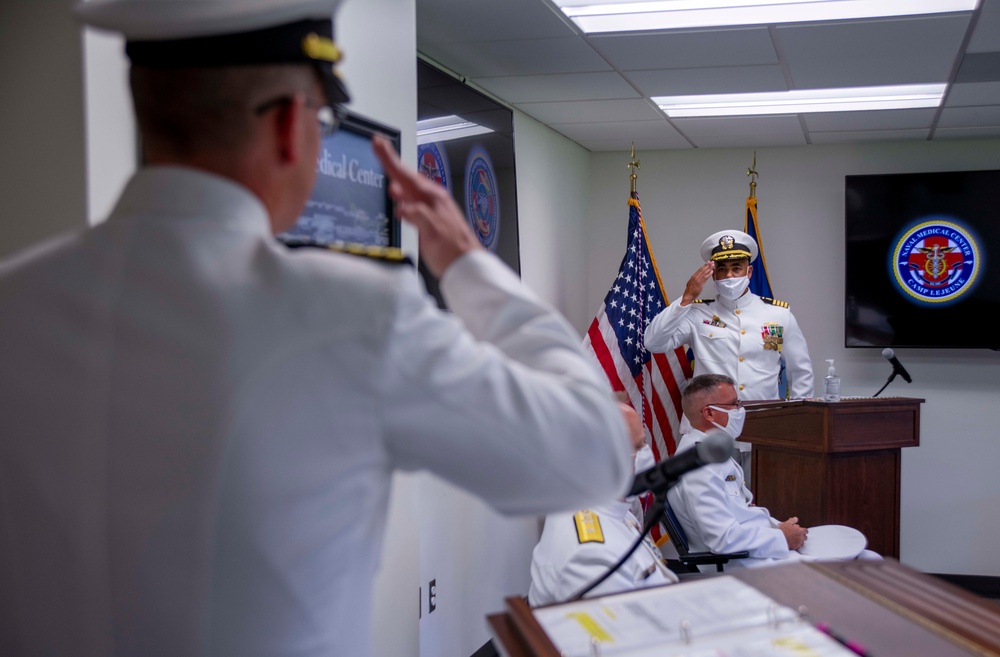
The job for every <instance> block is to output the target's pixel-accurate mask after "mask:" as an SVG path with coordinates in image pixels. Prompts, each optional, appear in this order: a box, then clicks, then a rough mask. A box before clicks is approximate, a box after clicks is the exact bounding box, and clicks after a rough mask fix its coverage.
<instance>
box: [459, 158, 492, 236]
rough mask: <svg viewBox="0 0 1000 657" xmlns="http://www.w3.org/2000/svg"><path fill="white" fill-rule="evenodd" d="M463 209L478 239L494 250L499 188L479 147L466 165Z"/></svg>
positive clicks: (490, 165) (489, 163) (489, 164)
mask: <svg viewBox="0 0 1000 657" xmlns="http://www.w3.org/2000/svg"><path fill="white" fill-rule="evenodd" d="M465 212H466V217H467V218H468V220H469V224H471V225H472V230H473V231H474V232H475V233H476V237H478V238H479V242H480V243H481V244H482V245H483V246H484V247H486V248H487V249H489V250H490V251H496V248H497V236H498V235H499V234H500V192H499V190H498V189H497V178H496V174H494V172H493V162H492V161H490V156H489V154H487V152H486V150H485V149H483V148H482V147H479V146H477V147H475V148H473V149H472V151H471V152H470V153H469V159H468V160H467V161H466V165H465Z"/></svg>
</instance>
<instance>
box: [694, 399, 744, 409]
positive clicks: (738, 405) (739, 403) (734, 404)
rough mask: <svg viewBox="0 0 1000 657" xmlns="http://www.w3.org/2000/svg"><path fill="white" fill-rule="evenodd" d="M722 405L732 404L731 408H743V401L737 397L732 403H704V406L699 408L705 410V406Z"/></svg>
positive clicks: (714, 406) (717, 406) (715, 406)
mask: <svg viewBox="0 0 1000 657" xmlns="http://www.w3.org/2000/svg"><path fill="white" fill-rule="evenodd" d="M722 406H732V407H733V408H743V402H742V401H740V400H739V399H737V400H736V401H734V402H732V403H729V404H705V405H704V406H702V407H701V410H705V409H706V408H719V407H722Z"/></svg>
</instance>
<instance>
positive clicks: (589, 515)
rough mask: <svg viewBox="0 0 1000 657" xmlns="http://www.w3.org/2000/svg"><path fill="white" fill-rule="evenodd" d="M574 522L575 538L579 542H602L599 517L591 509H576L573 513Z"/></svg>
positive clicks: (602, 536)
mask: <svg viewBox="0 0 1000 657" xmlns="http://www.w3.org/2000/svg"><path fill="white" fill-rule="evenodd" d="M573 520H574V521H575V522H576V538H577V540H578V541H580V543H581V544H582V543H603V542H604V532H603V531H601V519H600V518H598V517H597V514H596V513H594V512H593V511H587V510H584V511H577V512H576V513H575V514H573Z"/></svg>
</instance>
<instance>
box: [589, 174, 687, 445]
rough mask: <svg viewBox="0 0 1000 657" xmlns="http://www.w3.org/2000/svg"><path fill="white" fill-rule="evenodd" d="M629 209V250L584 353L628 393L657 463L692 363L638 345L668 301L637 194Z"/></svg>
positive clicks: (669, 440)
mask: <svg viewBox="0 0 1000 657" xmlns="http://www.w3.org/2000/svg"><path fill="white" fill-rule="evenodd" d="M628 208H629V212H628V248H627V250H626V251H625V257H624V258H622V263H621V266H620V267H619V268H618V276H617V278H615V282H614V283H613V284H612V286H611V289H610V290H609V291H608V294H607V296H605V297H604V304H603V305H602V306H601V309H600V311H598V313H597V317H595V318H594V321H593V322H591V324H590V329H588V331H587V336H586V337H585V338H584V349H585V350H587V352H588V353H590V354H592V355H593V357H594V358H595V359H596V360H597V363H598V364H599V365H600V367H601V369H602V370H603V371H604V374H605V375H606V376H607V377H608V381H610V382H611V387H612V388H613V389H614V390H624V391H625V392H626V393H628V396H629V399H630V400H631V402H632V406H634V407H635V410H636V411H637V412H638V413H639V415H640V416H642V420H643V424H644V425H645V426H646V428H647V429H649V432H650V434H651V435H652V437H653V444H652V448H653V454H654V455H655V456H656V460H657V461H659V460H661V459H663V458H665V457H667V456H669V455H671V454H673V453H674V450H675V449H676V447H677V442H676V439H675V436H677V435H678V434H677V427H678V425H679V423H680V417H681V393H680V387H681V384H682V383H683V382H684V381H685V380H687V379H689V378H690V377H691V365H690V363H689V361H688V358H687V354H686V352H685V350H684V349H683V347H679V348H677V349H674V350H673V351H670V352H668V353H665V354H652V353H650V352H648V351H646V348H645V346H644V345H643V337H642V336H643V333H644V332H645V330H646V326H647V325H648V324H649V322H651V321H652V320H653V317H655V316H656V315H657V313H659V312H660V311H662V310H663V309H664V308H665V307H666V306H667V304H668V303H669V302H668V301H667V297H666V295H665V294H664V292H663V283H662V281H661V280H660V272H659V271H658V270H657V269H656V259H655V258H654V257H653V252H652V251H651V250H650V248H649V242H647V240H646V225H645V223H643V221H642V209H641V208H640V207H639V196H638V195H637V194H635V193H633V194H632V197H631V198H629V200H628Z"/></svg>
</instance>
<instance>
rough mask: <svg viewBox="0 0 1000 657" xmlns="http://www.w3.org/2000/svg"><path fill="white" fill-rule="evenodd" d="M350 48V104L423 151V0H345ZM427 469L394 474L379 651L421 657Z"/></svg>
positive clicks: (379, 592) (410, 156) (376, 634)
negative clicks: (419, 73) (419, 54)
mask: <svg viewBox="0 0 1000 657" xmlns="http://www.w3.org/2000/svg"><path fill="white" fill-rule="evenodd" d="M335 29H336V37H337V42H338V44H339V45H340V46H341V47H342V48H343V50H344V63H343V66H342V67H341V71H342V73H343V76H344V79H345V80H346V81H347V87H348V90H349V91H350V93H351V98H352V100H351V104H350V106H349V109H351V111H354V112H357V113H359V114H362V115H364V116H367V117H368V118H370V119H373V120H375V121H378V122H379V123H383V124H386V125H388V126H391V127H394V128H398V129H399V130H400V131H401V132H402V157H403V160H404V161H407V162H413V161H415V160H416V157H417V146H416V120H417V79H416V49H417V43H416V39H417V36H416V5H415V0H353V1H352V2H345V3H344V5H343V6H342V8H341V10H340V13H339V15H338V17H337V22H336V25H335ZM402 239H403V248H404V249H406V250H408V251H411V252H416V244H417V241H416V233H415V232H414V231H412V230H410V229H409V227H406V226H404V229H403V235H402ZM420 480H421V475H412V474H411V475H408V474H399V473H397V474H396V475H395V476H394V477H393V484H392V496H391V498H390V509H389V518H388V522H387V524H386V531H385V539H384V544H383V549H382V565H381V569H380V571H379V574H378V577H377V578H376V580H375V596H374V611H373V616H372V628H373V635H372V651H373V652H372V654H374V655H393V656H397V655H398V656H399V657H416V656H417V655H419V654H420V652H419V643H420V638H419V632H420V629H419V625H418V623H419V618H418V613H419V610H418V606H417V602H418V601H417V594H418V587H419V585H420V577H419V574H420V573H419V560H418V551H417V535H418V531H419V516H420V503H419V501H418V500H419V486H420Z"/></svg>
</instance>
